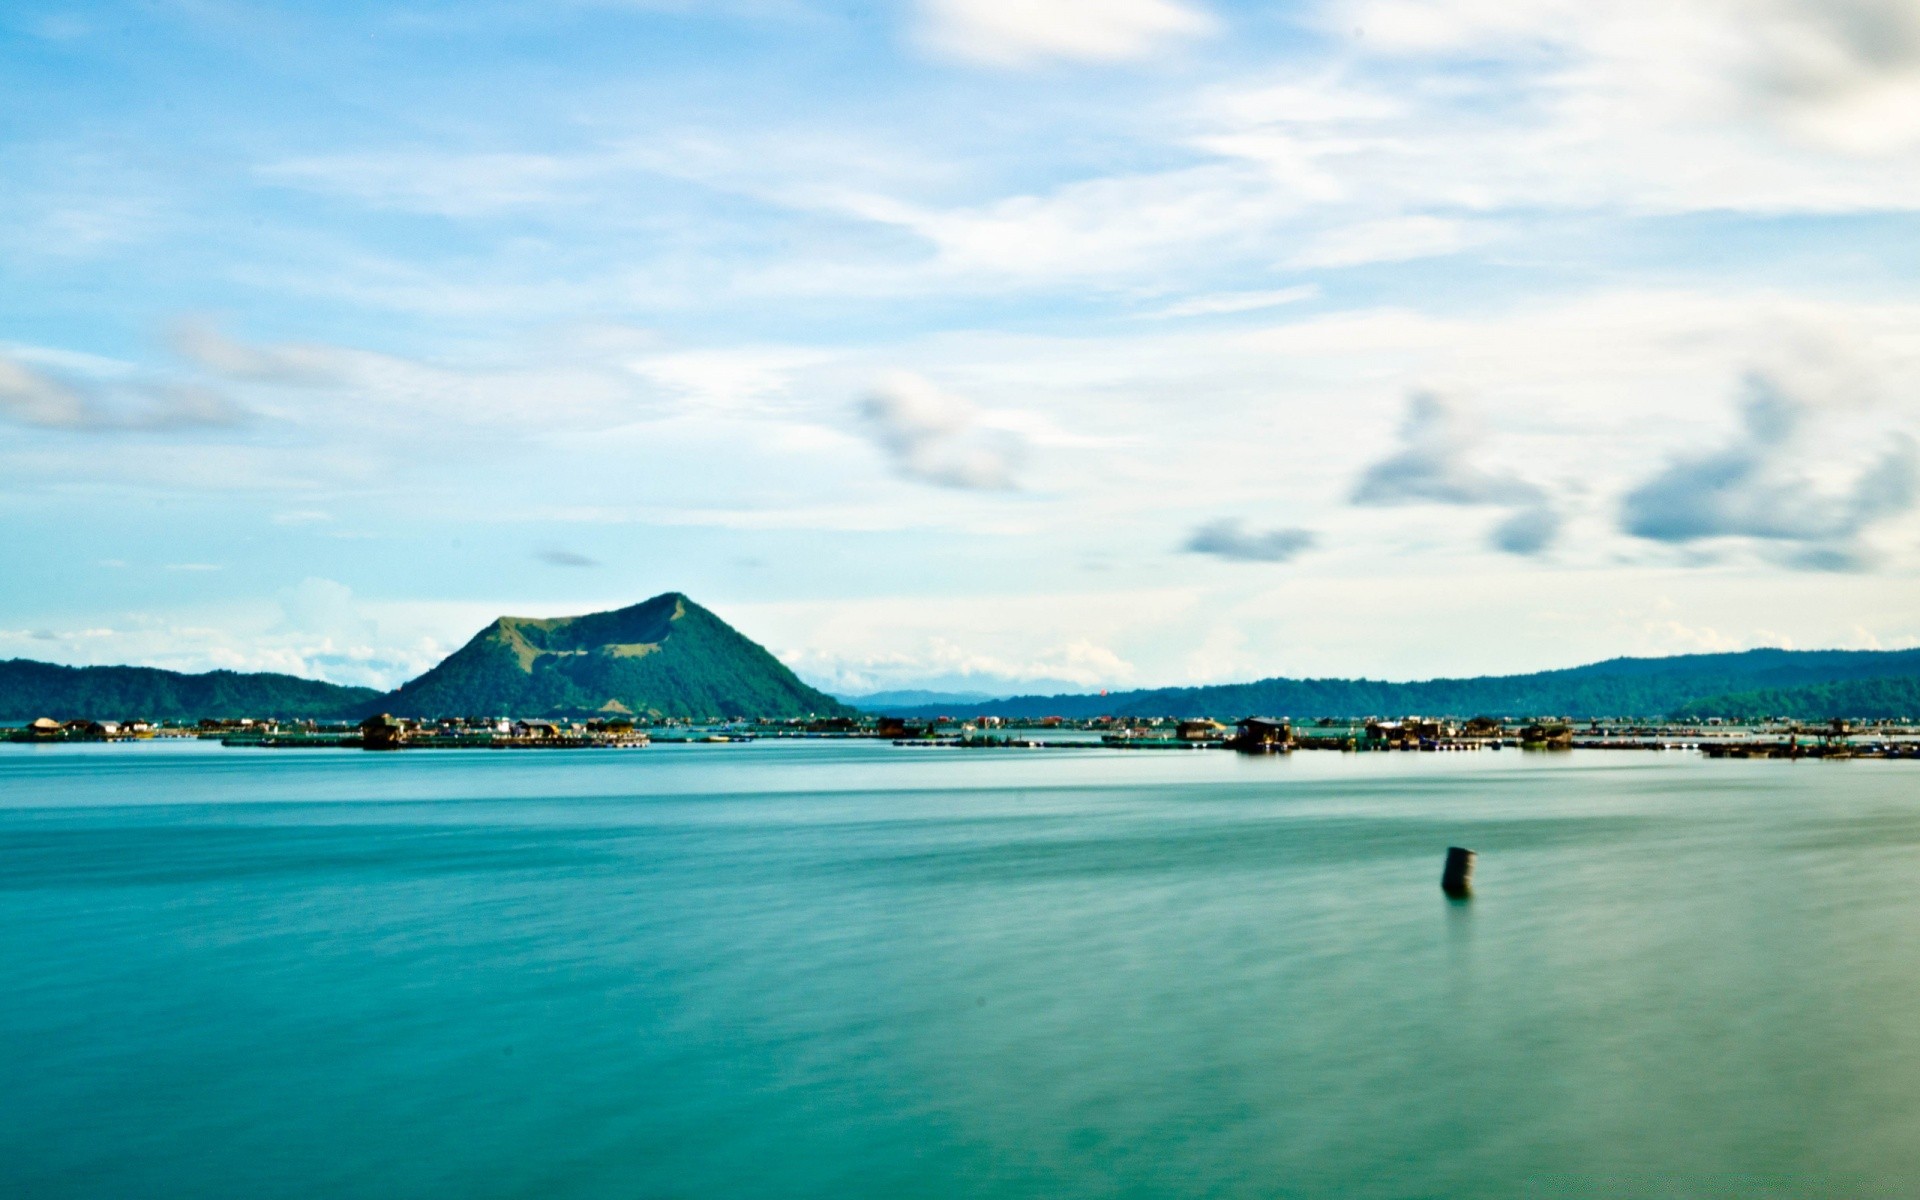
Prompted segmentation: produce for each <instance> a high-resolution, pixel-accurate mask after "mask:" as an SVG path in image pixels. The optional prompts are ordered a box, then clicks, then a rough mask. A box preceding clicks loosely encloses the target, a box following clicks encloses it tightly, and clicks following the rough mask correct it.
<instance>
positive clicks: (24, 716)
mask: <svg viewBox="0 0 1920 1200" xmlns="http://www.w3.org/2000/svg"><path fill="white" fill-rule="evenodd" d="M379 694H380V693H378V692H377V691H375V690H374V689H372V688H363V687H341V686H340V685H338V684H333V683H322V682H320V681H319V680H317V679H301V678H298V677H297V676H293V675H276V674H270V673H261V674H242V673H240V672H236V671H208V672H206V673H205V674H202V675H187V674H183V673H181V672H179V671H163V670H161V669H160V668H158V667H63V666H58V665H56V664H54V663H43V662H34V661H32V660H31V659H25V658H16V659H11V660H9V661H6V662H0V721H31V720H33V719H34V718H36V717H52V718H54V719H55V720H60V721H67V720H75V719H79V718H88V719H92V720H129V719H145V720H153V721H197V720H200V719H201V718H203V717H287V718H303V717H341V716H347V715H350V714H351V713H353V712H355V711H357V710H358V708H359V707H360V706H362V705H364V704H365V703H366V702H367V701H369V700H371V699H373V698H374V697H375V696H377V695H379Z"/></svg>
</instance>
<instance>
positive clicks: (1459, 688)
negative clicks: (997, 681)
mask: <svg viewBox="0 0 1920 1200" xmlns="http://www.w3.org/2000/svg"><path fill="white" fill-rule="evenodd" d="M1854 680H1880V681H1883V682H1885V681H1898V680H1920V649H1913V650H1748V651H1743V652H1740V653H1734V654H1683V655H1675V656H1672V657H1669V658H1613V659H1608V660H1606V661H1604V662H1597V663H1589V664H1587V665H1585V666H1579V667H1568V668H1563V669H1560V670H1553V671H1537V672H1534V673H1531V674H1526V675H1497V676H1479V677H1474V678H1464V679H1428V680H1420V681H1415V682H1408V683H1390V682H1387V681H1385V680H1371V679H1286V678H1273V679H1262V680H1257V681H1255V682H1252V683H1230V684H1219V685H1215V686H1210V687H1185V688H1154V689H1144V690H1136V691H1129V692H1114V693H1112V694H1111V695H1106V696H1101V695H1094V694H1077V693H1070V694H1064V695H1056V696H1013V697H1010V698H1008V699H1005V700H997V701H992V702H988V703H984V704H975V705H950V704H933V705H919V706H902V707H899V708H894V709H889V710H888V712H889V715H895V716H904V717H932V716H939V715H951V716H988V715H991V716H1003V717H1016V718H1019V717H1045V716H1060V717H1067V718H1082V717H1094V716H1103V715H1113V716H1140V717H1161V716H1182V717H1185V716H1194V717H1201V716H1206V717H1214V718H1216V719H1220V720H1231V719H1233V718H1235V717H1242V716H1247V715H1249V714H1253V713H1263V714H1270V715H1275V716H1291V717H1294V718H1295V719H1308V718H1314V717H1366V716H1382V715H1395V714H1404V713H1426V714H1433V715H1450V716H1473V715H1478V714H1482V713H1485V714H1489V715H1495V716H1532V715H1543V714H1555V715H1560V716H1569V717H1576V718H1586V717H1604V716H1640V717H1664V716H1667V715H1669V714H1673V713H1676V712H1681V711H1686V712H1689V713H1695V714H1696V715H1699V716H1709V715H1735V714H1732V713H1728V714H1720V713H1708V712H1705V711H1700V710H1699V709H1698V706H1699V705H1701V704H1703V703H1707V702H1710V701H1715V698H1722V699H1721V700H1720V701H1718V702H1720V703H1725V704H1728V705H1732V706H1735V707H1739V708H1742V709H1743V710H1744V709H1745V708H1746V707H1748V706H1750V705H1752V704H1755V703H1759V700H1758V699H1756V697H1755V696H1754V693H1756V692H1759V693H1764V692H1766V691H1767V690H1768V689H1774V690H1781V689H1787V690H1798V689H1808V688H1817V687H1819V686H1821V685H1829V684H1836V685H1837V684H1839V683H1842V682H1845V681H1854ZM1849 695H1855V696H1857V697H1858V698H1860V699H1862V700H1864V699H1865V698H1866V694H1865V693H1859V692H1856V693H1848V692H1845V691H1835V692H1832V693H1828V694H1821V693H1813V692H1810V693H1807V694H1805V695H1797V696H1795V697H1794V698H1793V699H1792V703H1796V704H1801V705H1807V704H1812V705H1816V706H1817V705H1818V704H1820V703H1838V702H1840V701H1841V700H1842V699H1844V698H1846V697H1848V696H1849ZM1875 695H1876V697H1877V699H1876V703H1891V702H1892V700H1891V697H1892V695H1893V693H1892V692H1891V691H1890V690H1889V689H1888V688H1885V687H1883V688H1882V689H1881V690H1880V691H1879V692H1878V693H1875ZM1736 697H1739V699H1735V698H1736ZM1786 711H1788V710H1783V714H1784V713H1785V712H1786ZM1783 714H1769V715H1783ZM1794 715H1811V716H1838V715H1846V716H1868V715H1872V714H1869V713H1866V712H1858V713H1841V712H1831V713H1806V714H1799V713H1796V714H1794ZM1887 715H1894V716H1901V715H1907V714H1906V713H1905V712H1901V713H1891V714H1887ZM1916 715H1920V713H1917V714H1916Z"/></svg>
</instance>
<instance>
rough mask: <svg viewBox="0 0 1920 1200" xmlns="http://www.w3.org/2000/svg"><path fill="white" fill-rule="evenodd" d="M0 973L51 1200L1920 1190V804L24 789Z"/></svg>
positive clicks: (450, 787)
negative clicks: (1450, 852) (1468, 872)
mask: <svg viewBox="0 0 1920 1200" xmlns="http://www.w3.org/2000/svg"><path fill="white" fill-rule="evenodd" d="M1449 843H1459V844H1463V845H1468V846H1472V847H1474V848H1476V849H1478V850H1479V851H1480V854H1481V857H1480V864H1479V872H1478V875H1477V882H1478V885H1479V894H1478V896H1477V897H1476V898H1475V899H1474V900H1473V901H1472V902H1471V903H1470V904H1467V905H1454V904H1450V903H1448V902H1447V901H1446V899H1445V898H1444V897H1443V896H1442V895H1441V894H1440V891H1439V887H1438V879H1439V872H1440V866H1441V861H1442V857H1443V854H1444V851H1445V848H1446V847H1447V845H1448V844H1449ZM0 971H3V972H4V975H3V976H0V978H3V979H4V986H0V1195H5V1196H8V1197H42V1196H47V1197H68V1196H88V1197H96V1196H107V1197H146V1196H155V1197H159V1196H168V1197H173V1196H193V1197H277V1196H288V1197H293V1196H300V1197H308V1196H356V1197H357V1196H366V1197H374V1196H379V1197H411V1196H436V1197H437V1196H526V1197H573V1196H593V1197H599V1196H609V1197H727V1196H751V1197H759V1196H771V1197H784V1196H808V1197H835V1198H842V1197H903V1196H931V1197H940V1196H1017V1197H1029V1196H1030V1197H1080V1196H1089V1197H1091V1196H1101V1197H1112V1196H1142V1197H1145V1196H1208V1197H1215V1196H1217V1197H1240V1196H1247V1197H1256V1196H1258V1197H1267V1196H1340V1197H1373V1196H1380V1197H1388V1196H1396V1197H1397V1196H1467V1195H1473V1196H1525V1195H1541V1194H1551V1195H1591V1196H1709V1195H1724V1196H1735V1195H1738V1196H1795V1197H1800V1196H1810V1195H1887V1196H1893V1195H1912V1194H1914V1192H1915V1189H1916V1188H1920V768H1916V765H1915V764H1913V763H1897V762H1896V763H1881V762H1848V763H1822V762H1798V763H1787V762H1733V761H1722V762H1707V761H1703V760H1700V759H1698V758H1695V757H1693V756H1691V755H1684V754H1677V753H1676V754H1632V753H1605V752H1575V753H1572V754H1562V755H1553V756H1546V755H1523V754H1521V753H1519V752H1516V751H1508V752H1505V753H1498V754H1494V753H1481V754H1454V755H1441V754H1425V755H1421V754H1372V755H1340V754H1298V755H1294V756H1293V757H1292V758H1291V759H1277V760H1276V759H1246V758H1241V757H1239V756H1236V755H1231V754H1222V753H1147V752H1133V753H1127V752H1116V751H1103V750H1090V751H1086V752H1078V751H1061V752H1025V753H1021V752H1008V753H988V752H954V751H937V750H924V751H914V750H901V749H896V748H894V747H891V746H886V745H873V744H867V743H848V742H812V743H776V742H760V743H756V744H754V745H747V746H688V747H668V746H656V747H653V748H650V749H647V750H640V751H631V752H582V753H556V754H537V753H531V754H530V753H520V754H512V753H506V754H503V753H491V754H489V753H485V752H478V753H464V752H463V753H428V752H421V753H413V754H398V755H372V754H364V753H358V752H346V751H294V752H267V751H241V750H224V751H223V750H221V749H219V748H218V747H210V746H205V745H198V744H181V745H159V744H153V745H129V746H73V747H27V746H0Z"/></svg>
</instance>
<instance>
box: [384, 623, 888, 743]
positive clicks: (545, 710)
mask: <svg viewBox="0 0 1920 1200" xmlns="http://www.w3.org/2000/svg"><path fill="white" fill-rule="evenodd" d="M368 708H369V710H370V711H377V712H391V713H394V714H395V715H398V716H418V717H443V716H461V715H484V716H492V715H510V716H516V717H540V716H553V717H559V716H567V717H575V716H633V717H651V718H656V719H658V718H661V717H691V718H696V719H698V718H705V717H805V716H845V715H851V714H852V712H853V710H852V709H851V708H849V707H847V706H846V705H844V704H842V703H840V702H839V701H838V700H835V699H834V698H833V697H831V696H828V695H826V694H825V693H823V692H817V691H815V690H814V689H812V688H810V687H808V686H807V685H806V684H804V683H802V682H800V680H799V678H798V677H796V676H795V675H794V673H793V672H792V671H789V670H788V669H787V668H786V667H785V666H783V665H782V664H781V662H780V660H779V659H777V658H775V657H774V656H773V655H771V654H769V653H767V651H766V650H765V649H764V648H762V647H761V646H760V645H758V644H757V643H755V642H753V641H752V640H750V639H748V638H747V637H746V636H744V635H743V634H741V633H740V632H739V631H738V630H736V629H734V628H733V627H732V626H731V625H728V624H727V623H726V622H725V621H722V620H721V619H720V618H719V617H716V616H714V615H713V614H712V613H710V612H708V611H707V610H706V609H704V608H701V607H700V606H699V605H698V604H695V603H694V602H693V601H691V600H689V599H687V598H686V597H685V596H682V595H681V594H679V593H678V592H668V593H666V594H665V595H663V596H655V597H654V598H653V599H651V600H646V601H642V602H641V603H639V604H636V605H634V606H632V607H631V608H622V609H616V610H615V611H613V612H603V613H590V614H588V615H586V616H583V617H550V618H544V619H543V618H536V617H501V618H500V619H499V620H497V621H495V622H494V623H493V624H491V625H489V626H487V627H486V628H485V629H483V630H481V631H480V632H479V633H478V634H477V635H475V637H474V639H473V640H472V641H470V642H468V643H467V644H466V645H465V646H462V647H461V648H460V649H459V650H457V651H455V652H454V653H453V654H452V655H451V656H449V657H448V658H447V660H446V661H445V662H442V663H441V664H440V665H439V666H437V667H435V668H433V670H431V671H428V672H427V673H426V674H424V675H422V676H420V677H419V678H418V679H415V680H413V681H412V682H411V683H408V684H406V685H404V686H402V687H401V688H400V690H399V691H396V692H393V693H391V694H389V695H386V696H383V697H381V698H380V699H379V700H376V701H374V702H372V704H370V705H369V706H368Z"/></svg>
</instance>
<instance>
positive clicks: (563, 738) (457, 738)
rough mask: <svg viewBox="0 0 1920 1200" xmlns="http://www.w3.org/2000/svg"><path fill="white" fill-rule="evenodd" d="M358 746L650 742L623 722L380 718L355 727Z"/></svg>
mask: <svg viewBox="0 0 1920 1200" xmlns="http://www.w3.org/2000/svg"><path fill="white" fill-rule="evenodd" d="M359 733H360V745H361V747H362V748H364V749H367V750H401V749H408V748H415V749H461V748H480V747H485V748H488V749H502V750H507V749H543V750H549V749H550V750H561V749H585V748H588V747H608V748H614V749H620V748H627V747H635V746H644V745H646V744H647V743H648V742H649V741H650V740H651V739H650V738H649V737H648V735H647V733H646V731H645V730H643V729H637V728H635V726H634V723H633V722H632V721H631V720H629V719H627V718H624V717H620V718H613V719H610V720H609V719H600V718H595V719H593V720H589V721H540V720H518V721H516V720H509V719H507V718H500V719H497V720H489V719H460V718H446V719H442V720H438V721H419V720H412V719H409V718H406V717H396V716H393V715H392V714H391V713H381V714H379V715H378V716H373V717H368V718H367V719H366V720H364V721H362V722H360V728H359Z"/></svg>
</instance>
